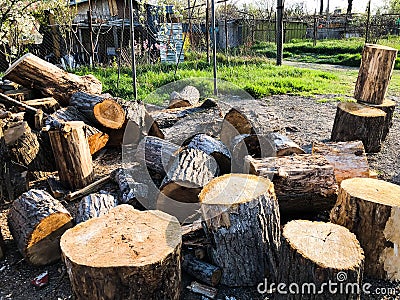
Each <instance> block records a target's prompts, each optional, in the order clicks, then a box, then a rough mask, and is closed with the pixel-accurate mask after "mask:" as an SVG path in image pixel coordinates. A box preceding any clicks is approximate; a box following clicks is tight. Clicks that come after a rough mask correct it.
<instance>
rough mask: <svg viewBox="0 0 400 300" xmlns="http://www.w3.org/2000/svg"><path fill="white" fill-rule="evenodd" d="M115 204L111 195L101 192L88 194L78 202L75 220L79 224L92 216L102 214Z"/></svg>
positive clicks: (116, 203)
mask: <svg viewBox="0 0 400 300" xmlns="http://www.w3.org/2000/svg"><path fill="white" fill-rule="evenodd" d="M117 205H118V202H117V200H116V199H115V198H114V196H113V195H110V194H105V193H101V192H100V193H95V194H90V195H88V196H86V197H84V198H83V199H82V200H81V202H79V207H78V212H77V214H76V217H75V222H76V224H79V223H82V222H85V221H87V220H89V219H92V218H98V217H101V216H104V215H106V214H108V212H109V211H110V210H111V209H112V208H114V207H115V206H117Z"/></svg>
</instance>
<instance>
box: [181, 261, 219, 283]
mask: <svg viewBox="0 0 400 300" xmlns="http://www.w3.org/2000/svg"><path fill="white" fill-rule="evenodd" d="M182 270H183V271H185V272H186V273H188V274H189V275H191V276H193V277H194V278H196V279H198V280H200V281H201V282H204V283H205V284H208V285H211V286H216V285H218V283H219V282H220V280H221V276H222V272H221V268H219V267H216V266H213V265H211V264H209V263H206V262H204V261H201V260H198V259H196V257H194V256H193V255H190V254H188V255H185V256H184V258H183V261H182Z"/></svg>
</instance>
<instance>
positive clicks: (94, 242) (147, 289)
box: [61, 205, 182, 300]
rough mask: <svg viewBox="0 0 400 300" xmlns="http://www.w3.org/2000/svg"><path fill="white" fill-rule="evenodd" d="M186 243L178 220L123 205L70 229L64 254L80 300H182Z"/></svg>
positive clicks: (76, 295) (71, 279)
mask: <svg viewBox="0 0 400 300" xmlns="http://www.w3.org/2000/svg"><path fill="white" fill-rule="evenodd" d="M82 241H84V242H82ZM181 243H182V235H181V227H180V225H179V222H178V221H177V220H176V218H174V217H171V216H169V215H167V214H165V213H162V212H160V211H145V212H140V211H138V210H135V209H134V208H132V207H131V206H129V205H119V206H117V207H115V208H113V209H111V210H110V212H109V213H108V214H107V215H105V216H102V217H99V218H94V219H90V220H89V221H86V222H84V223H81V224H78V225H77V226H75V227H74V228H73V229H71V230H68V231H67V232H66V233H65V234H64V235H63V236H62V238H61V250H62V253H63V259H64V262H65V265H66V266H67V269H68V275H69V279H70V281H71V285H72V290H73V292H74V294H75V297H76V299H104V300H107V299H110V300H111V299H138V300H140V299H143V300H147V299H160V300H162V299H176V300H178V299H179V297H180V289H181V288H180V287H181V264H180V259H181ZM104 278H107V284H104Z"/></svg>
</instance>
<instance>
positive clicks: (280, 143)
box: [270, 132, 306, 156]
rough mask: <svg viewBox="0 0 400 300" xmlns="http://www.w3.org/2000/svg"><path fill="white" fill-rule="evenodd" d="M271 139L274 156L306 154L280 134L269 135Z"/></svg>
mask: <svg viewBox="0 0 400 300" xmlns="http://www.w3.org/2000/svg"><path fill="white" fill-rule="evenodd" d="M270 136H271V139H272V140H273V141H274V144H275V148H276V156H288V155H292V154H305V153H306V152H305V151H304V150H303V149H302V148H301V147H300V146H299V145H297V144H296V143H295V142H293V141H292V140H291V139H289V138H288V137H287V136H284V135H282V134H280V133H277V132H273V133H271V135H270Z"/></svg>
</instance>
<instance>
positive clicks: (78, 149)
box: [49, 122, 94, 189]
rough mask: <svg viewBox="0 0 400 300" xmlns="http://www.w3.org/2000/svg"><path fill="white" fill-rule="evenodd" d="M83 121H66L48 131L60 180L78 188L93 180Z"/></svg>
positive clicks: (66, 184)
mask: <svg viewBox="0 0 400 300" xmlns="http://www.w3.org/2000/svg"><path fill="white" fill-rule="evenodd" d="M84 126H85V124H84V123H83V122H67V123H64V124H62V126H61V127H60V128H59V129H56V130H51V131H49V136H50V141H51V147H52V149H53V154H54V158H55V160H56V165H57V170H58V175H59V176H60V180H61V182H62V183H63V184H64V185H65V186H67V187H69V188H71V189H79V188H82V187H85V186H87V185H88V184H90V183H91V182H92V181H93V173H94V172H93V162H92V156H91V154H90V149H89V144H88V143H87V140H86V136H85V133H84V129H83V128H84Z"/></svg>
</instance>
